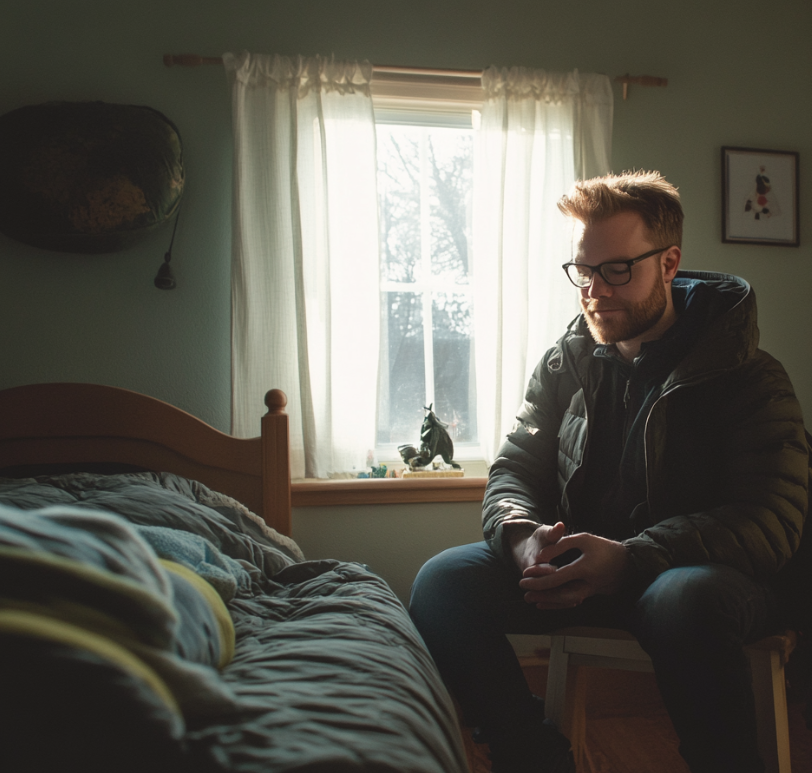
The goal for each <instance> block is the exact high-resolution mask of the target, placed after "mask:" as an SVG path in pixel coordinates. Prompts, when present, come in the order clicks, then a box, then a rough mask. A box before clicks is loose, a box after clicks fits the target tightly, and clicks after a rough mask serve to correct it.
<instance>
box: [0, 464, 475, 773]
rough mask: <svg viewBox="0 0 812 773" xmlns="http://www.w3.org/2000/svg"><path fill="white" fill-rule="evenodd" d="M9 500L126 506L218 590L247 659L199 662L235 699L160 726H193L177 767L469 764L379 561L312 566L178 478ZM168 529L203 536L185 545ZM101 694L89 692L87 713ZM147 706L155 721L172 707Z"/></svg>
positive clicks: (9, 483)
mask: <svg viewBox="0 0 812 773" xmlns="http://www.w3.org/2000/svg"><path fill="white" fill-rule="evenodd" d="M0 506H6V507H8V508H14V509H15V510H17V511H19V510H23V511H33V510H36V511H38V514H40V513H41V512H42V511H43V508H49V509H46V510H45V511H44V512H45V513H46V514H47V513H54V512H59V510H60V508H62V509H63V510H64V509H65V508H68V509H71V510H72V512H76V511H75V508H83V509H87V510H90V511H93V512H97V511H100V512H103V513H108V514H114V515H115V516H116V517H117V519H124V520H125V521H126V523H127V524H128V527H132V531H134V532H135V533H137V534H138V535H139V537H140V538H141V540H142V543H141V547H140V549H142V550H143V546H144V545H149V549H150V550H152V551H154V552H155V554H156V555H157V557H159V558H170V559H172V560H173V561H177V562H179V563H181V564H183V565H184V566H186V567H188V568H189V569H192V570H193V571H194V572H195V573H196V574H198V575H199V576H202V577H204V578H207V580H208V581H209V583H210V584H211V585H212V587H214V588H216V590H217V592H218V593H219V595H220V597H221V598H222V599H223V601H224V602H225V604H226V607H227V609H228V612H229V614H230V616H231V619H232V620H233V623H234V629H235V631H236V648H235V653H234V657H233V659H232V660H231V662H230V663H229V664H228V665H227V666H225V667H224V668H223V669H222V670H221V671H217V669H216V668H215V667H214V666H209V667H206V666H201V665H200V664H195V666H194V668H208V676H207V678H211V679H213V680H215V681H216V682H217V686H218V689H221V690H222V692H223V694H227V695H229V696H230V697H231V698H232V699H233V700H232V702H231V705H229V706H228V708H222V709H221V710H220V711H219V713H214V715H212V712H211V711H209V712H207V713H206V712H202V713H199V714H195V712H194V711H188V710H185V709H184V711H183V718H182V723H181V729H180V731H178V730H177V726H176V725H173V724H172V722H169V721H165V722H163V724H161V720H160V717H159V718H158V720H156V722H157V724H155V726H156V727H160V728H165V729H166V732H167V733H169V734H171V733H173V732H174V733H175V734H176V735H178V733H179V734H180V735H179V738H177V739H175V740H177V741H178V744H176V748H177V749H180V752H179V755H178V757H177V759H174V758H173V765H172V769H173V770H181V769H184V768H187V769H189V770H195V771H199V772H200V773H205V771H209V770H210V771H256V772H257V773H258V772H259V771H263V773H275V772H276V771H313V772H317V771H325V772H327V771H331V772H332V771H335V772H336V773H339V772H340V771H381V772H383V771H414V773H423V772H425V773H455V772H456V771H459V772H460V773H463V772H464V771H467V766H466V762H465V754H464V750H463V748H462V743H461V740H460V735H459V731H458V728H457V723H456V716H455V712H454V709H453V706H452V704H451V701H450V698H449V697H448V694H447V692H446V690H445V688H444V686H443V684H442V682H441V680H440V677H439V675H438V674H437V671H436V669H435V666H434V664H433V663H432V661H431V658H430V657H429V655H428V653H427V652H426V650H425V648H424V646H423V644H422V642H421V641H420V638H419V636H418V634H417V633H416V631H415V629H414V627H413V626H412V624H411V621H410V620H409V616H408V613H407V612H406V611H405V610H404V608H403V607H402V605H401V604H400V602H399V601H398V600H397V598H396V597H395V595H394V594H393V593H392V591H391V590H390V589H389V588H388V586H387V585H386V583H385V582H384V581H383V580H382V579H380V578H379V577H378V576H376V575H375V574H373V573H371V572H370V571H368V570H367V569H366V568H365V567H363V566H361V565H359V564H353V563H345V562H338V561H307V560H305V559H304V556H302V554H301V552H300V551H299V549H298V547H297V546H296V545H295V543H293V541H292V540H290V539H288V538H285V537H282V536H280V535H278V534H276V533H275V532H273V531H272V530H270V529H268V527H267V526H265V524H264V523H263V522H262V521H261V520H260V519H259V518H257V517H256V516H255V515H253V514H252V513H250V512H249V511H247V510H246V509H245V508H244V507H243V506H242V505H240V504H239V503H237V502H235V501H234V500H232V499H229V498H228V497H225V496H223V495H220V494H217V493H216V492H212V491H210V490H209V489H207V488H206V487H204V486H202V485H201V484H198V483H195V482H192V481H187V480H185V479H182V478H179V477H177V476H174V475H170V474H153V473H131V474H122V475H109V476H101V475H93V474H83V473H80V474H72V475H63V476H53V477H47V478H36V479H34V478H26V479H21V480H10V479H0ZM53 508H56V510H54V509H53ZM30 515H31V514H30V513H29V516H30ZM164 529H171V530H173V531H174V532H177V534H180V535H196V537H195V538H194V539H188V538H186V537H182V538H178V539H175V536H176V535H173V534H172V533H171V532H164V531H163V530H164ZM199 538H202V539H199ZM0 544H3V539H2V533H0ZM5 544H8V539H7V541H6V543H5ZM0 606H2V602H0ZM0 644H2V642H0ZM31 651H33V650H31V648H29V651H27V652H26V653H25V654H26V657H32V655H31ZM10 652H11V651H10V650H8V651H6V652H4V653H3V656H4V658H5V659H6V660H8V659H9V658H10V657H12V655H11V654H9V653H10ZM12 654H13V653H12ZM63 654H64V653H63ZM61 656H62V655H60V657H61ZM87 657H88V656H87V655H86V654H84V655H82V658H84V659H83V660H82V663H81V664H80V665H81V667H85V666H86V661H87ZM61 662H62V661H60V663H61ZM78 667H79V666H77V668H78ZM60 669H61V671H55V673H61V672H63V671H65V670H66V668H65V667H64V666H62V665H60ZM43 673H46V671H43ZM49 679H50V677H49ZM83 679H84V677H83ZM136 681H137V680H136ZM83 683H84V682H83ZM48 684H51V681H49V682H48ZM67 689H68V688H67V687H66V688H65V689H63V690H62V693H64V692H65V691H66V690H67ZM140 689H141V688H140V686H139V685H137V684H136V685H133V686H132V692H133V693H137V692H138V691H139V690H140ZM62 693H61V694H62ZM89 694H90V693H88V695H89ZM100 694H101V693H100ZM137 697H138V696H136V698H137ZM0 700H2V699H0ZM89 700H90V698H88V697H87V696H86V695H85V696H83V695H77V696H76V698H75V705H76V710H77V711H78V712H81V710H82V706H83V703H87V702H88V701H89ZM134 703H135V704H137V703H138V700H136V699H134ZM142 704H143V707H144V715H145V716H146V717H152V718H153V719H154V717H155V716H157V715H159V714H160V711H159V710H158V709H156V708H155V706H154V705H151V704H150V703H149V700H146V701H142ZM139 705H140V704H139ZM224 705H225V704H224ZM173 728H174V729H173ZM39 732H40V733H41V734H42V735H43V736H45V737H47V735H48V730H47V728H46V729H40V731H39ZM160 732H163V730H160ZM102 740H103V739H100V740H99V746H100V748H101V746H103V743H102ZM130 740H131V742H132V745H133V748H136V747H138V746H139V744H140V745H141V746H143V745H144V744H143V742H140V741H138V740H135V739H130ZM125 745H126V744H125V742H124V741H121V742H120V743H119V746H118V747H117V748H121V749H123V748H125ZM156 748H157V747H156ZM105 753H107V752H105ZM107 763H110V760H107ZM19 769H20V770H23V769H24V767H22V766H21V767H20V768H19ZM108 769H122V767H121V766H118V767H116V765H115V764H112V765H111V766H110V767H109V768H108Z"/></svg>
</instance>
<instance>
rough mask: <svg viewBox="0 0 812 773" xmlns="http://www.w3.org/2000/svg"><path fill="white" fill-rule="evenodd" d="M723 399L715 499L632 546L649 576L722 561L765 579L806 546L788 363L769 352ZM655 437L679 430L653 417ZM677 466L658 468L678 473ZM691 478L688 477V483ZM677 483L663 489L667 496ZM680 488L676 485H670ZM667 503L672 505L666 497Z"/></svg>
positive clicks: (798, 429) (803, 479)
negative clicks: (801, 540) (718, 475)
mask: <svg viewBox="0 0 812 773" xmlns="http://www.w3.org/2000/svg"><path fill="white" fill-rule="evenodd" d="M726 386H727V390H726V392H725V395H724V399H723V400H722V402H721V403H720V405H721V408H720V413H721V417H720V426H721V428H722V430H721V431H722V433H723V439H722V445H721V449H722V459H721V463H720V466H719V470H720V477H721V480H719V481H718V485H717V486H716V487H715V495H714V497H713V500H714V501H713V502H709V503H708V506H707V507H705V508H700V509H699V510H697V511H695V512H690V513H688V514H684V515H677V516H675V517H667V518H665V519H663V520H659V522H657V521H658V512H657V508H656V505H655V506H654V509H653V511H652V512H651V520H652V522H653V523H654V525H652V526H651V527H650V528H647V529H646V530H645V531H643V532H642V533H641V534H639V535H638V536H636V537H633V538H631V539H629V540H627V541H626V542H625V543H624V544H625V545H626V547H627V549H628V551H629V554H630V556H631V559H632V563H633V565H634V567H635V569H636V570H637V572H638V573H639V574H640V575H641V576H643V577H646V578H648V579H653V577H654V576H656V575H657V574H659V573H660V572H662V571H665V570H666V569H669V568H671V567H674V566H684V565H695V564H704V563H720V564H724V565H727V566H732V567H733V568H734V569H738V570H739V571H741V572H743V573H744V574H746V575H748V576H751V577H756V578H760V579H767V578H770V577H772V576H774V575H775V574H776V573H777V572H778V571H779V570H780V569H781V568H782V567H783V566H785V565H786V563H787V562H788V561H789V559H790V558H791V557H792V555H793V554H794V553H795V551H796V550H797V548H798V545H799V543H800V538H801V533H802V529H803V524H804V519H805V517H806V512H807V501H808V491H807V489H808V481H809V458H808V447H807V441H806V435H805V431H804V425H803V417H802V414H801V407H800V405H799V403H798V400H797V399H796V397H795V393H794V391H793V388H792V385H791V383H790V381H789V378H788V376H787V374H786V372H785V371H784V369H783V367H782V366H781V365H780V363H778V362H777V361H776V360H774V359H773V358H772V357H770V356H769V355H768V354H766V353H764V352H758V353H757V355H756V356H755V357H754V358H753V359H751V360H749V361H748V362H747V363H746V364H745V365H744V366H743V367H742V368H740V369H739V370H738V371H737V372H736V373H735V374H733V375H732V376H731V378H729V379H727V381H726ZM650 425H651V426H652V434H653V437H651V438H647V441H649V444H656V443H657V442H658V440H657V437H656V436H657V435H658V434H662V432H665V433H666V434H667V433H668V432H669V431H674V430H673V428H670V427H668V426H664V425H663V424H662V423H659V424H658V416H656V415H655V414H652V417H651V418H650ZM678 474H679V471H678V470H674V469H671V470H661V471H660V472H659V473H655V476H654V477H655V481H654V482H653V484H651V486H650V487H657V482H656V477H657V476H658V475H659V476H660V477H661V478H663V477H669V476H670V478H671V479H673V478H674V476H675V475H676V476H678ZM685 484H686V482H683V485H685ZM674 485H677V483H675V482H674V481H673V480H671V482H670V483H665V484H663V486H662V487H661V488H662V490H663V491H665V492H666V493H667V492H668V490H669V486H674ZM671 491H672V492H673V488H672V489H671ZM660 503H661V506H663V507H665V506H666V505H667V502H664V500H663V498H662V497H661V498H660Z"/></svg>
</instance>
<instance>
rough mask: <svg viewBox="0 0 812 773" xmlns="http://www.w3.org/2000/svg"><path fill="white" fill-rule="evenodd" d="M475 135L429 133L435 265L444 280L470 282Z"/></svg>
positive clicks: (448, 132) (432, 240)
mask: <svg viewBox="0 0 812 773" xmlns="http://www.w3.org/2000/svg"><path fill="white" fill-rule="evenodd" d="M472 143H473V137H472V135H471V132H470V131H463V130H455V129H435V130H433V131H432V132H431V134H430V135H429V141H428V152H429V154H430V174H431V178H430V196H431V200H430V206H431V267H432V273H433V274H434V276H436V277H438V278H440V279H443V280H444V281H453V282H455V283H457V284H467V282H468V275H469V264H468V245H469V243H470V217H469V214H470V211H471V185H472V175H473V149H472Z"/></svg>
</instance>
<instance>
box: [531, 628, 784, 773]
mask: <svg viewBox="0 0 812 773" xmlns="http://www.w3.org/2000/svg"><path fill="white" fill-rule="evenodd" d="M797 641H798V637H797V634H796V633H795V632H794V631H784V632H782V633H780V634H777V635H774V636H768V637H766V638H764V639H761V640H759V641H757V642H753V643H752V644H750V645H748V646H747V647H746V648H745V649H746V652H747V655H748V657H749V660H750V669H751V672H752V676H753V693H754V696H755V706H756V721H757V725H758V746H759V752H760V753H761V756H762V758H763V760H764V764H765V766H766V770H767V773H790V755H789V723H788V719H787V695H786V685H785V681H784V666H785V665H786V663H787V661H788V660H789V656H790V655H791V654H792V651H793V649H794V648H795V645H796V644H797ZM570 665H573V666H592V667H593V668H614V669H621V670H626V671H653V668H652V665H651V660H650V659H649V657H648V655H647V654H646V653H645V651H644V650H643V648H642V647H641V646H640V644H639V643H638V642H637V639H635V638H634V636H632V635H631V634H630V633H629V632H628V631H622V630H619V629H615V628H586V627H580V628H564V629H560V630H558V631H554V632H553V633H551V634H550V664H549V668H548V674H547V694H546V696H545V711H546V713H547V718H548V719H551V720H552V721H553V722H555V723H556V725H558V727H560V728H561V729H562V730H563V731H564V732H565V733H566V734H568V735H569V738H570V741H571V742H572V748H573V754H574V755H575V761H576V765H577V766H578V768H579V770H580V769H582V766H583V762H584V745H585V739H586V689H587V686H586V681H585V679H584V678H578V679H576V681H575V683H574V687H573V689H571V690H570V691H569V694H568V690H567V676H568V667H569V666H570ZM568 699H569V702H570V706H569V707H567V701H568ZM566 708H569V709H570V710H569V712H567V711H566Z"/></svg>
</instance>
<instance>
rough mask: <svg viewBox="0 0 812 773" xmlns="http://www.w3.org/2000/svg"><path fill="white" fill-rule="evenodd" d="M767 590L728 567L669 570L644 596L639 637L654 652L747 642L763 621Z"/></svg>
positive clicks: (638, 613) (637, 612) (638, 612)
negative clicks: (713, 641) (712, 642)
mask: <svg viewBox="0 0 812 773" xmlns="http://www.w3.org/2000/svg"><path fill="white" fill-rule="evenodd" d="M762 607H764V590H763V588H762V587H761V586H760V585H759V584H758V583H756V582H755V581H754V580H752V579H751V578H748V577H746V576H745V575H744V574H742V573H741V572H739V571H737V570H735V569H732V568H730V567H728V566H722V565H718V564H704V565H700V566H685V567H677V568H675V569H669V570H668V571H666V572H663V573H662V574H661V575H659V576H658V577H657V579H656V580H655V581H654V582H653V583H652V584H651V585H650V586H649V588H648V589H647V590H646V591H645V592H644V593H643V595H642V596H641V598H640V600H639V602H638V603H637V606H636V609H635V611H634V616H635V618H636V619H635V624H634V626H633V627H634V628H635V634H636V635H637V638H638V639H639V640H640V643H641V645H642V646H643V647H644V648H645V649H647V650H650V649H651V648H655V649H656V648H662V647H666V648H668V649H671V650H674V649H683V650H685V649H686V648H687V649H695V648H703V647H705V646H707V644H708V642H709V640H711V639H717V640H723V641H727V642H730V641H736V640H739V641H742V640H744V639H745V638H747V636H748V632H749V631H750V630H751V629H752V628H753V626H754V625H756V624H757V622H758V619H759V618H760V617H763V614H762V612H763V610H762Z"/></svg>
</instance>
